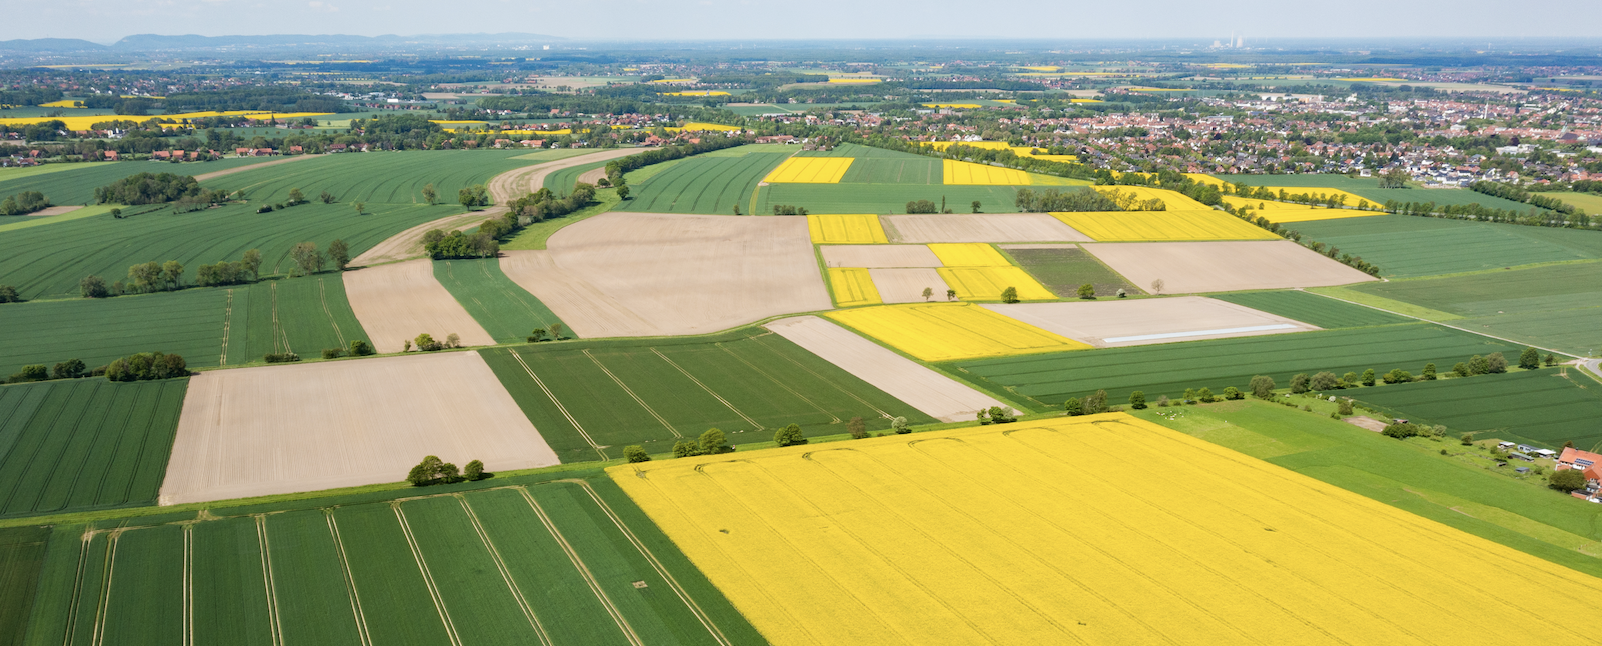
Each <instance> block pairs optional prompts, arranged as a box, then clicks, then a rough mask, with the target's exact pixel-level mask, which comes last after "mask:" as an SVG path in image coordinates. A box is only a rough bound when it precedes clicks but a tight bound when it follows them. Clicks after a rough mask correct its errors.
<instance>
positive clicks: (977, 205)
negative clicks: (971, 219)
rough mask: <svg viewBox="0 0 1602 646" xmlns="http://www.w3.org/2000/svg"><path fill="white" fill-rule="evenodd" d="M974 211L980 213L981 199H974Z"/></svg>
mask: <svg viewBox="0 0 1602 646" xmlns="http://www.w3.org/2000/svg"><path fill="white" fill-rule="evenodd" d="M973 212H974V213H978V212H979V200H974V201H973Z"/></svg>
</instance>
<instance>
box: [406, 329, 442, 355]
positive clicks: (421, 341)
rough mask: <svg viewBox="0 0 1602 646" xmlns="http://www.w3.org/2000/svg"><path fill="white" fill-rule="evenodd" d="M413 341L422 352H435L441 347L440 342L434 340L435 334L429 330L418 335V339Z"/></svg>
mask: <svg viewBox="0 0 1602 646" xmlns="http://www.w3.org/2000/svg"><path fill="white" fill-rule="evenodd" d="M412 343H414V344H416V345H417V349H418V350H419V351H421V352H433V351H435V350H438V349H440V347H441V346H440V343H439V342H438V341H435V340H434V335H432V334H429V333H427V332H424V333H422V334H419V335H417V339H416V340H414V341H412Z"/></svg>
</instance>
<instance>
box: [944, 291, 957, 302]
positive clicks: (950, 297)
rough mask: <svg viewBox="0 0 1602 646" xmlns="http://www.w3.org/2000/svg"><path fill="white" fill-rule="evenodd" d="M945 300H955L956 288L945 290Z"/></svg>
mask: <svg viewBox="0 0 1602 646" xmlns="http://www.w3.org/2000/svg"><path fill="white" fill-rule="evenodd" d="M946 300H948V301H954V300H957V290H955V289H948V290H946Z"/></svg>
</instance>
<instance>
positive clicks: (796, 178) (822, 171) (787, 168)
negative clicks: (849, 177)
mask: <svg viewBox="0 0 1602 646" xmlns="http://www.w3.org/2000/svg"><path fill="white" fill-rule="evenodd" d="M852 161H854V160H853V159H852V158H850V157H791V158H789V159H786V160H784V163H782V164H779V166H778V167H777V168H774V169H773V171H772V172H770V173H768V176H767V177H765V178H763V179H762V181H764V182H768V183H784V184H838V183H840V178H841V177H844V176H845V174H846V169H848V168H851V162H852Z"/></svg>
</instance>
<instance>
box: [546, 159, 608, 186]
mask: <svg viewBox="0 0 1602 646" xmlns="http://www.w3.org/2000/svg"><path fill="white" fill-rule="evenodd" d="M590 152H594V151H590ZM611 161H612V160H610V159H608V160H606V161H598V162H590V163H588V164H580V165H578V166H571V167H568V168H563V169H562V170H559V171H556V172H553V173H551V174H549V175H546V176H545V183H544V184H543V186H544V187H545V188H548V189H551V192H552V193H556V194H557V195H567V194H568V193H572V192H573V185H574V184H577V183H578V178H579V175H583V174H584V173H587V172H589V171H592V170H595V169H597V168H605V167H606V165H607V164H608V163H610V162H611Z"/></svg>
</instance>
